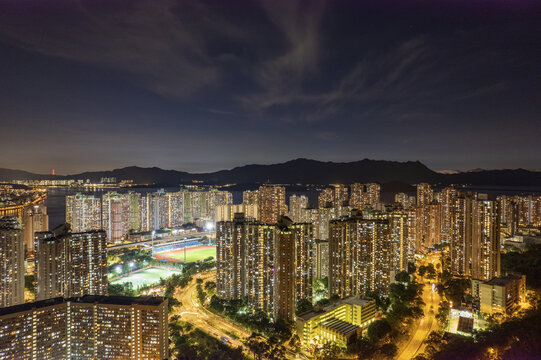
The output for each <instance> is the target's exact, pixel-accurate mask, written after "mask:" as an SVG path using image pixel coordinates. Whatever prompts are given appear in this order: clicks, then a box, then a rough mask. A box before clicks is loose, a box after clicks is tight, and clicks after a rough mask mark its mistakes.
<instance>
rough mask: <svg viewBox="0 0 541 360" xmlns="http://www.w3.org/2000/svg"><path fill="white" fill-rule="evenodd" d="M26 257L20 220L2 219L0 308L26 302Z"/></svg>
mask: <svg viewBox="0 0 541 360" xmlns="http://www.w3.org/2000/svg"><path fill="white" fill-rule="evenodd" d="M24 257H25V251H24V237H23V231H22V229H21V224H20V221H19V218H18V217H7V216H6V217H0V307H5V306H12V305H17V304H22V303H23V302H24V271H25V267H24ZM0 358H2V357H1V356H0Z"/></svg>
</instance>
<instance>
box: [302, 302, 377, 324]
mask: <svg viewBox="0 0 541 360" xmlns="http://www.w3.org/2000/svg"><path fill="white" fill-rule="evenodd" d="M371 302H374V300H373V299H371V298H368V297H359V296H350V297H348V298H345V299H342V300H338V301H337V302H334V303H331V304H328V305H327V306H325V307H323V308H321V309H320V310H316V309H314V310H312V311H309V312H306V313H304V314H300V315H298V316H297V317H298V318H301V319H303V320H305V321H306V320H310V319H311V318H313V317H315V316H318V315H321V314H324V313H326V312H329V311H331V310H333V309H335V308H337V307H339V306H341V305H344V304H348V305H355V306H365V305H367V304H370V303H371Z"/></svg>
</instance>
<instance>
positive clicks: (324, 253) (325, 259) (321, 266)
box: [314, 240, 329, 279]
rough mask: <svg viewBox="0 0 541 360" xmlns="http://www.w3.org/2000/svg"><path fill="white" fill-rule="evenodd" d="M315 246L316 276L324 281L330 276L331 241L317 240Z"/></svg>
mask: <svg viewBox="0 0 541 360" xmlns="http://www.w3.org/2000/svg"><path fill="white" fill-rule="evenodd" d="M315 245H316V248H315V252H314V256H315V265H314V276H315V277H316V278H317V279H323V278H326V277H328V276H329V241H327V240H316V241H315Z"/></svg>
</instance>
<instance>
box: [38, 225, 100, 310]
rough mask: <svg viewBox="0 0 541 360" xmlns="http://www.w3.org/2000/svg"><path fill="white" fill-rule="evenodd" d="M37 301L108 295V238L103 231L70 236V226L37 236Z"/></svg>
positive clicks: (39, 233)
mask: <svg viewBox="0 0 541 360" xmlns="http://www.w3.org/2000/svg"><path fill="white" fill-rule="evenodd" d="M35 249H36V251H35V260H34V269H35V270H34V281H35V291H36V300H44V299H50V298H54V297H64V298H68V297H80V296H84V295H105V294H106V293H107V285H108V282H107V237H106V234H105V232H104V231H103V230H100V231H88V232H82V233H72V232H71V231H70V229H69V225H67V224H65V225H61V226H59V227H57V228H55V229H53V230H52V231H47V232H38V233H36V241H35Z"/></svg>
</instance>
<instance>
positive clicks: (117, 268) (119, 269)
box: [115, 265, 122, 274]
mask: <svg viewBox="0 0 541 360" xmlns="http://www.w3.org/2000/svg"><path fill="white" fill-rule="evenodd" d="M115 271H116V272H117V273H119V274H120V273H121V272H122V266H120V265H117V267H116V268H115Z"/></svg>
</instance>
